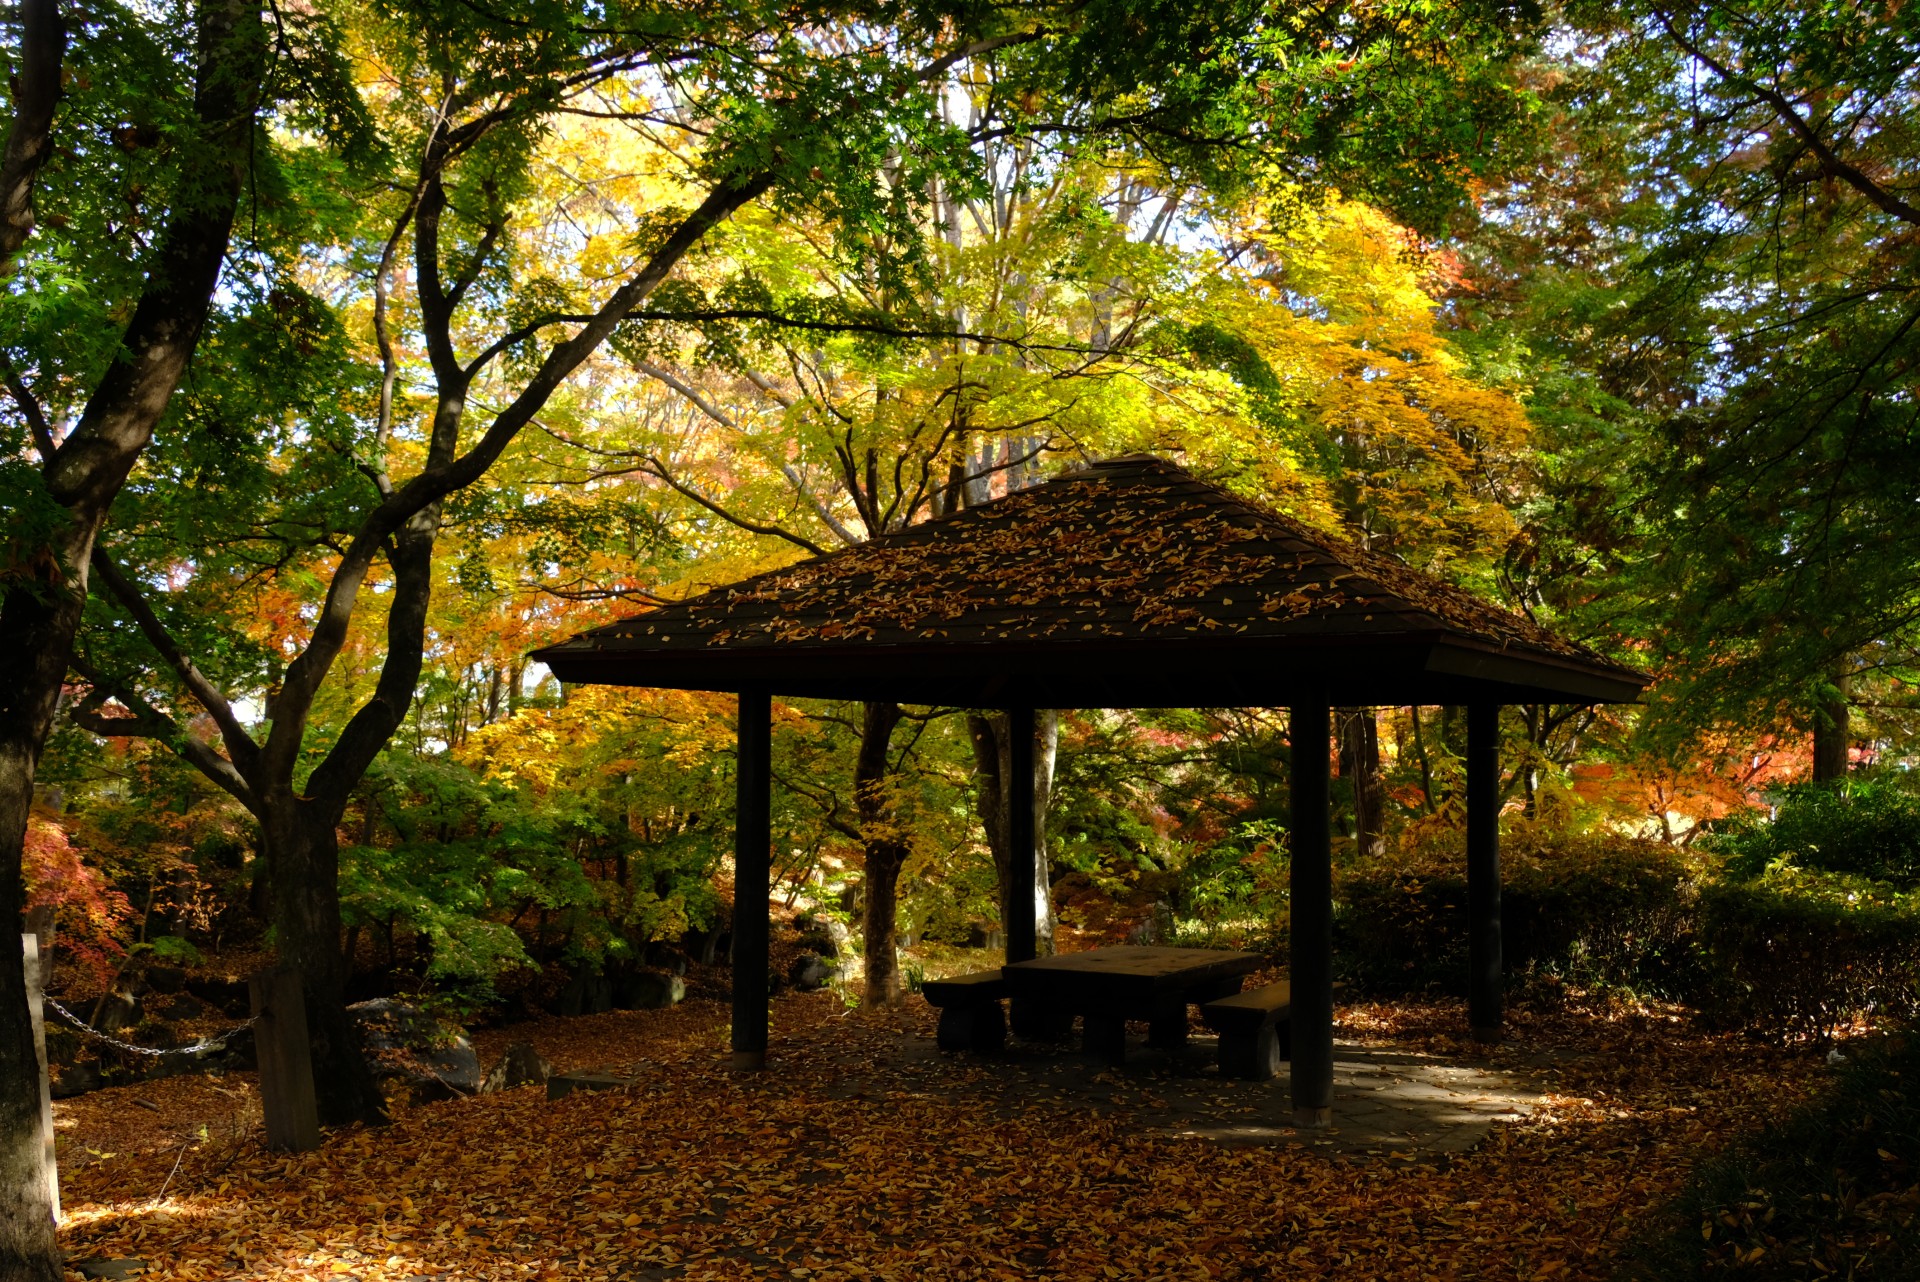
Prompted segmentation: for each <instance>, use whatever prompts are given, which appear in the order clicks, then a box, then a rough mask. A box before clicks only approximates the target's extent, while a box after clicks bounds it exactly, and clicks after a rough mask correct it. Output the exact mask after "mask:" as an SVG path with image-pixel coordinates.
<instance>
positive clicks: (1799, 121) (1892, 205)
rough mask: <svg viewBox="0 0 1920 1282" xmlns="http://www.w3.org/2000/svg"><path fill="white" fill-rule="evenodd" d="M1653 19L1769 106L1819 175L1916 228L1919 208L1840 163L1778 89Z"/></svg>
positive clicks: (1661, 16) (1662, 18) (1659, 15)
mask: <svg viewBox="0 0 1920 1282" xmlns="http://www.w3.org/2000/svg"><path fill="white" fill-rule="evenodd" d="M1654 17H1655V18H1656V19H1658V20H1659V23H1660V25H1661V27H1663V28H1664V29H1665V30H1666V33H1667V36H1668V38H1669V39H1671V40H1672V41H1673V42H1674V43H1675V44H1677V45H1679V46H1680V48H1681V49H1683V50H1685V51H1686V52H1687V53H1688V54H1690V55H1691V56H1692V57H1694V58H1695V59H1697V60H1698V61H1699V62H1701V63H1703V64H1705V65H1706V66H1707V68H1708V69H1709V70H1711V71H1712V72H1713V74H1715V75H1716V76H1719V77H1720V79H1722V80H1724V81H1726V82H1727V83H1728V84H1731V85H1738V86H1739V87H1740V88H1742V89H1745V90H1746V91H1747V92H1748V93H1751V94H1753V95H1754V96H1755V97H1756V98H1759V99H1760V100H1761V101H1763V102H1765V103H1766V104H1767V105H1768V106H1769V107H1772V108H1773V110H1774V114H1776V115H1778V116H1779V117H1780V119H1781V120H1782V121H1783V122H1784V123H1785V124H1786V126H1787V128H1788V129H1790V130H1792V131H1793V133H1794V135H1795V136H1796V137H1797V138H1799V139H1800V141H1801V142H1803V143H1805V144H1806V146H1807V149H1808V150H1809V151H1811V152H1813V154H1814V158H1815V159H1816V160H1818V161H1819V162H1820V168H1821V170H1822V172H1824V173H1826V174H1827V175H1828V176H1829V177H1832V178H1838V179H1839V180H1840V181H1841V182H1844V183H1846V184H1847V185H1848V186H1849V187H1852V188H1853V189H1854V190H1855V191H1857V192H1859V193H1860V194H1861V195H1863V196H1865V197H1866V198H1867V199H1868V200H1870V201H1872V202H1873V203H1874V204H1875V205H1877V206H1879V208H1880V209H1881V210H1882V211H1883V212H1885V213H1888V214H1891V215H1893V216H1894V217H1895V218H1898V219H1899V220H1900V221H1901V222H1904V223H1908V224H1910V225H1912V226H1916V227H1920V209H1916V208H1915V207H1914V206H1912V205H1910V204H1908V203H1907V202H1906V201H1904V200H1902V199H1900V198H1899V197H1898V196H1896V195H1894V194H1893V193H1892V192H1890V191H1888V190H1887V189H1886V188H1884V187H1882V186H1881V185H1880V184H1879V183H1877V182H1875V181H1874V180H1873V179H1871V178H1869V177H1867V175H1866V174H1865V173H1863V172H1861V170H1860V169H1859V168H1858V167H1856V166H1854V165H1851V164H1849V163H1848V162H1847V161H1845V160H1842V159H1841V158H1840V156H1839V154H1838V153H1837V152H1835V151H1834V150H1833V148H1832V147H1830V146H1828V145H1827V141H1826V139H1824V138H1822V137H1821V136H1820V134H1819V131H1818V130H1816V129H1814V127H1813V126H1812V125H1811V124H1809V123H1808V122H1807V121H1806V119H1805V118H1804V117H1802V116H1801V115H1800V113H1799V111H1797V110H1795V108H1794V105H1793V101H1792V100H1791V99H1790V98H1788V97H1787V96H1786V95H1785V94H1783V93H1781V92H1780V91H1779V90H1778V89H1772V88H1769V87H1767V86H1766V85H1763V84H1760V83H1759V82H1758V81H1755V80H1750V79H1748V78H1747V77H1745V76H1742V75H1738V74H1736V73H1735V72H1734V71H1733V70H1732V69H1731V68H1729V67H1727V66H1726V65H1725V64H1723V63H1721V62H1720V61H1719V60H1717V59H1716V58H1714V57H1713V56H1712V55H1711V54H1709V53H1707V52H1706V50H1705V49H1703V48H1701V47H1700V46H1699V45H1697V44H1695V43H1694V42H1693V41H1692V40H1690V39H1688V38H1687V37H1686V36H1684V35H1682V34H1680V30H1679V28H1677V27H1675V26H1674V24H1673V20H1672V19H1671V18H1669V17H1668V16H1667V15H1666V13H1664V12H1661V11H1656V12H1655V14H1654Z"/></svg>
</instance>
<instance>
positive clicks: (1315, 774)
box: [1287, 699, 1333, 1126]
mask: <svg viewBox="0 0 1920 1282" xmlns="http://www.w3.org/2000/svg"><path fill="white" fill-rule="evenodd" d="M1290 720H1291V728H1290V730H1289V737H1290V738H1291V739H1292V741H1293V770H1292V773H1293V796H1292V810H1293V861H1292V872H1291V874H1290V877H1291V883H1290V891H1289V899H1290V903H1291V908H1290V913H1291V919H1290V921H1289V924H1288V930H1287V936H1288V945H1289V948H1290V951H1291V956H1290V962H1289V975H1288V979H1289V982H1290V983H1291V984H1292V986H1293V993H1292V1009H1291V1011H1290V1012H1289V1022H1290V1023H1291V1025H1292V1030H1291V1031H1292V1039H1293V1065H1292V1073H1293V1124H1294V1125H1295V1126H1326V1125H1328V1124H1330V1123H1331V1122H1332V1121H1333V838H1332V825H1331V822H1330V820H1329V816H1328V802H1327V789H1328V773H1329V771H1328V761H1327V750H1328V747H1329V736H1330V731H1331V726H1330V722H1331V720H1332V718H1331V715H1330V710H1329V708H1328V704H1327V701H1326V700H1325V699H1321V700H1317V701H1315V702H1312V703H1300V704H1295V705H1294V707H1293V709H1292V711H1291V717H1290Z"/></svg>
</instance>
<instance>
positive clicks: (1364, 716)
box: [1334, 708, 1387, 858]
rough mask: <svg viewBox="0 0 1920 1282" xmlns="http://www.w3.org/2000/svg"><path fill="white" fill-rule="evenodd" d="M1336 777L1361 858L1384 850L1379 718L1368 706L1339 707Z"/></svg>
mask: <svg viewBox="0 0 1920 1282" xmlns="http://www.w3.org/2000/svg"><path fill="white" fill-rule="evenodd" d="M1334 716H1335V721H1336V724H1337V725H1338V726H1339V728H1340V730H1339V733H1340V778H1341V779H1342V780H1343V781H1344V782H1346V784H1347V785H1348V791H1349V792H1350V793H1351V794H1352V799H1353V837H1354V842H1355V845H1356V848H1357V850H1358V851H1359V853H1360V854H1361V855H1362V856H1363V857H1369V858H1370V857H1372V856H1375V855H1378V854H1380V853H1381V852H1382V851H1384V850H1385V849H1386V840H1385V836H1384V833H1385V825H1386V803H1387V787H1386V778H1385V776H1384V775H1383V774H1382V773H1381V770H1380V718H1379V715H1378V714H1377V713H1376V712H1375V710H1374V709H1372V708H1339V709H1337V710H1336V711H1335V714H1334Z"/></svg>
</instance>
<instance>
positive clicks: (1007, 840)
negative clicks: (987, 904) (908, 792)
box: [967, 708, 1060, 957]
mask: <svg viewBox="0 0 1920 1282" xmlns="http://www.w3.org/2000/svg"><path fill="white" fill-rule="evenodd" d="M1033 732H1034V746H1033V845H1034V851H1033V885H1032V886H1030V887H1028V888H1027V891H1026V893H1027V894H1030V895H1032V896H1033V904H1034V913H1033V942H1034V955H1035V956H1036V957H1051V956H1052V955H1053V873H1052V871H1051V870H1050V869H1049V868H1048V867H1047V804H1048V802H1049V801H1050V800H1051V798H1052V796H1053V766H1054V758H1055V756H1056V754H1057V752H1058V750H1059V745H1060V713H1059V712H1058V711H1057V710H1055V709H1051V708H1040V709H1036V710H1035V712H1034V715H1033ZM967 735H968V737H969V738H970V739H972V740H973V765H974V779H975V784H976V788H975V794H974V805H975V809H976V812H977V813H978V814H979V816H980V826H981V827H982V828H984V829H986V833H987V849H988V850H989V851H991V852H992V854H993V867H994V873H995V875H996V879H997V881H998V884H999V887H1000V920H1001V921H1002V922H1006V921H1008V920H1010V919H1011V917H1012V910H1013V904H1014V896H1015V894H1016V891H1015V888H1014V885H1013V837H1012V834H1011V832H1010V831H1009V830H1008V826H1007V809H1006V796H1007V793H1006V785H1005V780H1006V777H1007V775H1008V774H1009V772H1011V771H1012V769H1013V745H1012V744H1011V743H1009V742H1008V740H1007V718H1006V716H1005V715H1004V714H1001V713H995V714H992V715H989V716H981V715H977V714H976V715H973V716H969V717H968V718H967Z"/></svg>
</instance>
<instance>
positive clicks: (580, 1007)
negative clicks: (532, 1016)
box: [553, 969, 613, 1016]
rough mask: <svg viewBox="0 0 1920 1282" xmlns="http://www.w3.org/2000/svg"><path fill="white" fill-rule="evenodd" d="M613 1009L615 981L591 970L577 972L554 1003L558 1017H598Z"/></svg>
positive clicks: (554, 1011)
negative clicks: (603, 1012) (601, 1013)
mask: <svg viewBox="0 0 1920 1282" xmlns="http://www.w3.org/2000/svg"><path fill="white" fill-rule="evenodd" d="M612 1009H613V981H612V980H611V979H609V978H607V977H606V976H605V975H601V974H597V973H595V972H593V971H590V970H584V969H583V970H577V971H575V972H574V973H573V978H572V979H570V980H568V981H567V986H566V987H565V988H563V989H561V990H560V996H559V997H558V998H557V999H556V1000H555V1001H554V1004H553V1013H554V1014H556V1015H567V1016H572V1015H598V1014H599V1013H600V1012H602V1011H609V1010H612Z"/></svg>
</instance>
